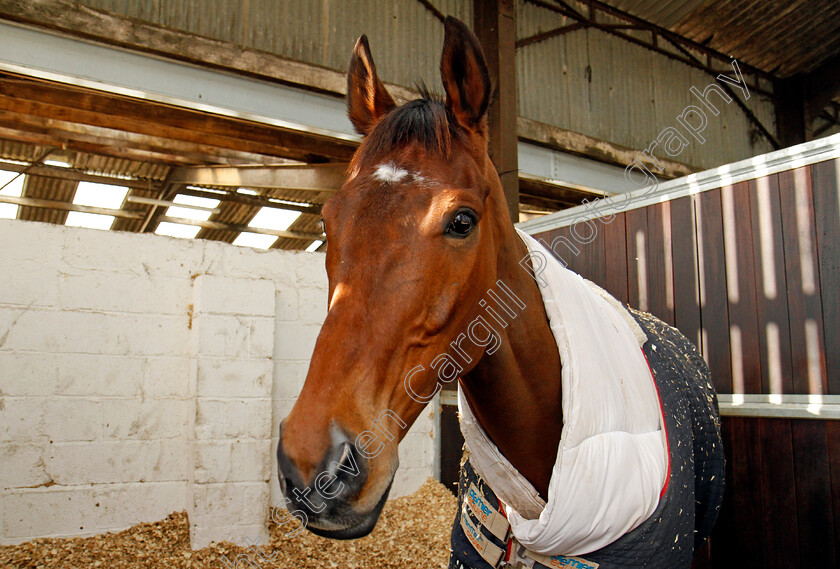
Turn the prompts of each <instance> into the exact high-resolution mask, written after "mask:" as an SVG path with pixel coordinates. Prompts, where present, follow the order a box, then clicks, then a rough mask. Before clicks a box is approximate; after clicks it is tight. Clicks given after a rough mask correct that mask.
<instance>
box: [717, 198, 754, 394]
mask: <svg viewBox="0 0 840 569" xmlns="http://www.w3.org/2000/svg"><path fill="white" fill-rule="evenodd" d="M721 206H722V208H723V209H722V211H723V229H724V231H723V239H724V247H725V262H726V288H727V301H728V305H729V326H730V343H731V352H732V389H733V393H761V356H760V349H759V335H760V331H759V328H758V314H757V306H756V299H755V294H756V291H755V287H756V283H755V267H754V265H753V235H752V223H751V222H750V217H751V215H752V213H751V211H750V195H749V184H748V183H746V182H741V183H739V184H736V185H735V186H725V187H723V188H721Z"/></svg>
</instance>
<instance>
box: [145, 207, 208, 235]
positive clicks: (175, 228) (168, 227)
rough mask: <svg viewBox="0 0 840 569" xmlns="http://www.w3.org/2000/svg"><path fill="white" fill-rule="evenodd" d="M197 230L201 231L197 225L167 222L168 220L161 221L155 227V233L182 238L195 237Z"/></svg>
mask: <svg viewBox="0 0 840 569" xmlns="http://www.w3.org/2000/svg"><path fill="white" fill-rule="evenodd" d="M169 209H172V208H169ZM199 231H201V227H198V226H197V225H183V224H181V223H169V222H168V221H161V222H160V223H159V224H158V226H157V229H155V233H156V234H157V235H168V236H169V237H180V238H182V239H195V236H196V235H198V232H199Z"/></svg>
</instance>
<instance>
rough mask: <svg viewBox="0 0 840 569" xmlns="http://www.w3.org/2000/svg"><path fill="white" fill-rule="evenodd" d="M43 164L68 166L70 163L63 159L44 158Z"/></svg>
mask: <svg viewBox="0 0 840 569" xmlns="http://www.w3.org/2000/svg"><path fill="white" fill-rule="evenodd" d="M44 164H46V165H47V166H57V167H59V168H69V167H70V163H69V162H65V161H64V160H44Z"/></svg>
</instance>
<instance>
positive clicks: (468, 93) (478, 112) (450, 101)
mask: <svg viewBox="0 0 840 569" xmlns="http://www.w3.org/2000/svg"><path fill="white" fill-rule="evenodd" d="M444 28H445V35H444V39H443V55H442V56H441V58H440V76H441V79H443V88H444V90H445V91H446V106H447V108H448V109H449V110H450V111H451V112H452V114H453V115H454V116H455V119H456V120H457V121H458V124H460V125H461V126H462V127H464V128H466V129H467V130H469V131H471V132H477V133H480V134H485V133H486V131H487V129H486V126H487V107H488V106H489V105H490V73H489V72H488V71H487V63H486V62H485V61H484V53H483V52H482V51H481V44H480V43H478V38H477V37H475V34H473V33H472V32H471V31H470V30H469V28H467V26H466V25H464V23H463V22H461V21H460V20H456V19H455V18H453V17H451V16H449V17H447V18H446V22H444Z"/></svg>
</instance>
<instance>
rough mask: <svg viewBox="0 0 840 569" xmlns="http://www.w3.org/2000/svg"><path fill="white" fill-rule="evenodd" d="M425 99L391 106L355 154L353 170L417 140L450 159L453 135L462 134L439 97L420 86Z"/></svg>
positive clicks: (440, 156) (433, 154)
mask: <svg viewBox="0 0 840 569" xmlns="http://www.w3.org/2000/svg"><path fill="white" fill-rule="evenodd" d="M421 93H422V94H423V98H422V99H416V100H414V101H410V102H408V103H406V104H404V105H402V106H400V107H397V108H395V109H393V110H391V111H390V112H389V113H388V114H387V115H385V116H384V117H383V118H382V119H381V120H380V121H379V123H378V124H377V125H376V127H375V128H374V129H373V130H372V131H371V133H370V134H368V135H367V137H366V138H365V140H364V142H363V143H362V146H361V147H360V148H359V150H358V151H357V152H356V155H355V156H354V157H353V164H352V166H351V168H352V170H354V171H359V169H361V168H363V167H365V166H366V165H369V166H376V165H377V164H379V163H380V162H381V160H382V159H383V157H385V156H386V155H387V154H389V153H390V152H392V151H393V150H394V149H396V148H399V147H403V146H405V145H408V144H410V143H418V144H420V145H421V146H422V148H423V149H424V151H425V152H427V153H429V154H430V155H432V156H434V157H436V158H444V159H448V158H449V157H450V155H451V152H452V141H453V138H457V137H459V136H461V133H460V132H459V130H458V129H457V127H456V126H454V122H453V121H452V120H451V117H450V116H449V111H448V110H447V109H446V106H445V105H444V104H443V102H441V101H440V100H438V99H436V98H434V97H433V96H431V95H429V94H428V92H426V91H425V89H423V90H421Z"/></svg>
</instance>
